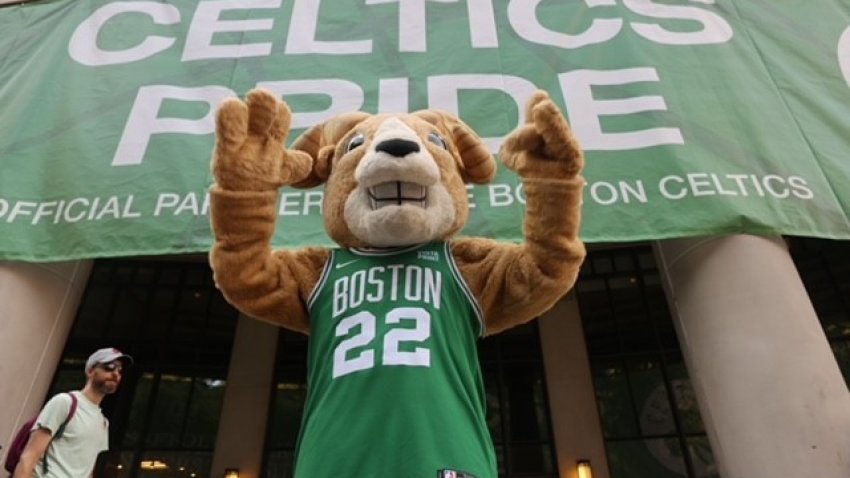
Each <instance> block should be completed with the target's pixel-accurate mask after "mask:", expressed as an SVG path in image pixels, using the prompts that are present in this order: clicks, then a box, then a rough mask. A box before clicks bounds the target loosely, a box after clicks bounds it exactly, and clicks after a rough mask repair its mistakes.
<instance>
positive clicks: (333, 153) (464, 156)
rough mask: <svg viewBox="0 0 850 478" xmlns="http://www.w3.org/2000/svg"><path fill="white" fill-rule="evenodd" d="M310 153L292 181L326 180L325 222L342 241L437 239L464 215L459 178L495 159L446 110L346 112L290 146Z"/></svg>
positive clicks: (483, 175)
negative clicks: (306, 169)
mask: <svg viewBox="0 0 850 478" xmlns="http://www.w3.org/2000/svg"><path fill="white" fill-rule="evenodd" d="M293 149H297V150H301V151H305V152H307V153H308V154H310V156H312V157H313V169H312V171H311V173H310V175H309V176H308V177H307V178H306V179H304V180H303V181H301V182H299V183H296V184H295V185H294V186H296V187H313V186H316V185H318V184H321V183H326V185H325V199H324V214H323V215H324V220H325V227H326V229H327V231H328V234H329V235H330V237H331V239H333V240H334V241H335V242H336V243H338V244H339V245H341V246H344V247H359V248H367V247H393V246H405V245H411V244H418V243H424V242H429V241H435V240H444V239H447V238H449V237H450V236H452V235H454V234H455V233H457V232H458V231H459V230H460V229H461V228H463V226H464V225H465V224H466V221H467V218H468V217H469V202H468V199H467V194H468V193H467V190H466V183H476V184H483V183H487V182H489V181H491V180H492V179H493V177H494V176H495V173H496V163H495V160H494V159H493V157H492V155H491V154H490V152H489V151H488V149H487V147H486V146H485V145H484V143H483V142H482V141H481V139H480V138H479V137H478V136H477V135H476V134H475V133H474V132H473V131H472V129H470V128H469V126H467V125H466V124H465V123H464V122H463V121H461V120H460V119H459V118H457V117H456V116H454V115H451V114H449V113H445V112H440V111H434V110H427V111H418V112H415V113H412V114H404V115H369V114H367V113H350V114H344V115H340V116H337V117H334V118H332V119H331V120H329V121H327V122H326V123H323V124H320V125H317V126H314V127H313V128H311V129H309V130H308V131H306V132H305V133H304V134H303V135H302V136H301V137H300V138H299V139H298V140H297V141H296V142H295V144H294V145H293Z"/></svg>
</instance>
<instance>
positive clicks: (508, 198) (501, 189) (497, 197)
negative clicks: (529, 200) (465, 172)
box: [487, 183, 525, 207]
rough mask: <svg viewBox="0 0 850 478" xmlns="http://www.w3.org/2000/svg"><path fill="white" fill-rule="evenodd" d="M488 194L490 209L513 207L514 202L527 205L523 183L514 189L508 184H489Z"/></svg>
mask: <svg viewBox="0 0 850 478" xmlns="http://www.w3.org/2000/svg"><path fill="white" fill-rule="evenodd" d="M487 192H488V193H489V197H490V207H505V206H511V205H513V204H514V202H517V203H519V204H525V194H524V192H523V190H522V183H520V184H517V185H516V187H515V188H513V189H511V186H509V185H507V184H488V185H487Z"/></svg>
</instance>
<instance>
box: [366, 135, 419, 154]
mask: <svg viewBox="0 0 850 478" xmlns="http://www.w3.org/2000/svg"><path fill="white" fill-rule="evenodd" d="M375 151H379V152H383V153H387V154H391V155H393V156H396V157H399V158H402V157H404V156H407V155H408V154H410V153H418V152H419V143H417V142H415V141H410V140H408V139H388V140H386V141H381V142H380V143H378V145H377V146H375Z"/></svg>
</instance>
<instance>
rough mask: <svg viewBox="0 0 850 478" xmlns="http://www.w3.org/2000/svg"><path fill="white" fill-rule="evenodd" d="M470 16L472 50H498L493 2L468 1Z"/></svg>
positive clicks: (490, 0) (484, 0) (467, 10)
mask: <svg viewBox="0 0 850 478" xmlns="http://www.w3.org/2000/svg"><path fill="white" fill-rule="evenodd" d="M466 12H467V14H468V15H469V38H470V41H471V43H472V48H498V47H499V35H498V32H497V30H496V13H495V12H494V11H493V1H492V0H466Z"/></svg>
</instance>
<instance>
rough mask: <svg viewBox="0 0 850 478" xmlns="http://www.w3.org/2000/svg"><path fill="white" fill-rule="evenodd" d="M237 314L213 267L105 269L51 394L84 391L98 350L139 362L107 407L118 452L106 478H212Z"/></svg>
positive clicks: (105, 468) (99, 266)
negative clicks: (88, 364)
mask: <svg viewBox="0 0 850 478" xmlns="http://www.w3.org/2000/svg"><path fill="white" fill-rule="evenodd" d="M237 315H238V313H237V312H236V310H235V309H233V308H232V307H230V306H229V305H228V304H227V302H226V301H224V299H223V298H222V297H221V294H220V293H219V292H218V291H217V290H216V289H215V287H214V286H213V283H212V278H211V272H210V269H209V266H208V265H207V264H206V263H205V262H191V263H189V262H187V263H177V262H174V261H169V262H154V261H135V260H103V261H96V262H95V264H94V268H93V270H92V274H91V276H90V278H89V284H88V286H87V288H86V292H85V293H84V296H83V300H82V304H81V307H80V309H79V312H78V315H77V319H76V321H75V323H74V326H73V328H72V329H71V334H70V338H69V340H68V343H67V344H66V346H65V351H64V353H63V359H62V363H61V365H60V367H59V370H58V371H57V373H56V376H55V378H54V381H53V385H52V387H51V395H52V394H53V393H57V392H61V391H65V390H72V389H79V388H81V387H82V385H83V384H84V383H85V375H84V373H83V367H84V364H85V360H86V358H87V357H88V355H89V354H90V353H91V352H93V351H94V350H96V349H98V348H101V347H106V346H113V347H118V348H119V349H121V350H123V351H124V352H126V353H128V354H130V355H132V356H133V358H134V361H135V363H134V366H133V367H130V368H128V369H127V370H126V371H125V375H124V378H123V381H122V384H121V386H120V387H119V389H118V392H117V393H116V394H114V395H111V396H108V397H107V398H106V399H105V400H104V401H103V404H102V408H103V410H104V414H105V415H106V416H107V417H108V418H109V419H110V451H109V452H108V453H105V454H102V455H101V457H100V459H99V461H98V464H97V468H96V471H95V475H96V476H109V477H115V478H139V477H151V478H171V477H181V478H205V477H208V476H209V473H210V466H211V460H212V453H213V449H214V447H215V438H216V433H217V431H218V421H219V416H220V415H221V408H222V405H223V401H224V390H225V387H226V385H227V384H226V381H225V380H226V377H227V368H228V366H229V362H230V351H231V347H232V342H233V335H234V332H235V327H236V318H237Z"/></svg>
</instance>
